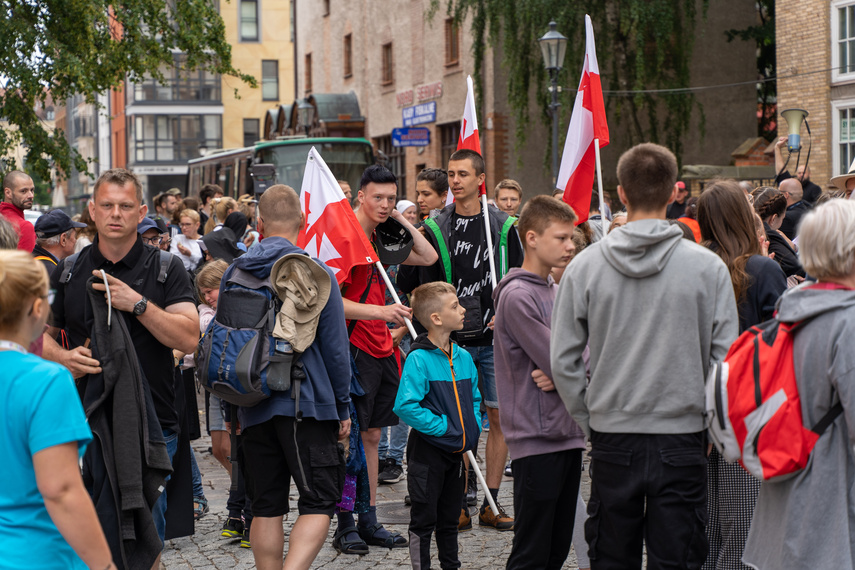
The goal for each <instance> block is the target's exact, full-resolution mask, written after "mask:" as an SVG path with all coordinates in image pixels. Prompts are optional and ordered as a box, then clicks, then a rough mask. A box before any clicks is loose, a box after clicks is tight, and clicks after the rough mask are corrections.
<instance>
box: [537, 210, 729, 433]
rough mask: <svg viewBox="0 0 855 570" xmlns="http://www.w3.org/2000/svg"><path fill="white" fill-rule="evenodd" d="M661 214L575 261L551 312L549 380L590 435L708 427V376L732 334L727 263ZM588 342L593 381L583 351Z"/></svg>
mask: <svg viewBox="0 0 855 570" xmlns="http://www.w3.org/2000/svg"><path fill="white" fill-rule="evenodd" d="M682 237H683V233H682V232H681V231H680V229H679V228H678V227H676V226H672V225H670V224H669V223H668V222H666V221H665V220H639V221H635V222H630V223H628V224H627V225H626V226H624V227H622V228H619V229H617V230H615V231H613V232H612V233H610V234H609V235H608V236H607V237H606V238H604V239H603V240H601V241H599V242H597V243H595V244H593V245H591V246H589V247H587V248H586V249H585V250H584V251H583V252H582V253H580V254H579V255H578V256H577V257H576V258H575V259H574V260H573V261H572V262H571V263H570V266H569V268H568V269H567V272H566V273H565V274H564V278H563V279H562V280H561V285H560V286H559V288H558V296H557V298H556V301H555V308H554V310H553V313H552V341H551V347H550V357H551V360H552V379H553V382H554V383H555V387H556V388H557V390H558V393H559V394H560V395H561V398H562V399H563V400H564V404H565V406H567V410H568V411H569V412H570V415H571V416H573V419H574V420H576V422H577V423H578V424H579V426H581V427H582V429H584V430H585V432H586V434H588V435H589V436H590V433H591V430H592V429H593V430H596V431H599V432H603V433H647V434H681V433H695V432H699V431H702V430H703V429H704V416H703V412H704V379H705V378H706V373H707V370H708V368H709V364H710V361H711V360H712V359H717V360H720V359H723V358H724V356H725V355H726V354H727V350H728V348H729V347H730V344H731V343H732V342H733V341H734V340H735V339H736V336H737V331H738V318H737V313H736V301H735V300H734V296H733V286H732V285H731V281H730V274H729V273H728V270H727V267H726V266H725V264H724V262H722V260H721V259H720V258H719V257H718V256H717V255H716V254H714V253H712V252H711V251H709V250H707V249H706V248H704V247H701V246H700V245H697V244H695V243H692V242H690V241H688V240H685V239H682ZM586 344H587V345H589V347H590V351H591V360H590V368H591V380H590V385H589V384H588V382H587V380H586V375H585V363H584V361H583V358H582V353H583V352H584V350H585V345H586Z"/></svg>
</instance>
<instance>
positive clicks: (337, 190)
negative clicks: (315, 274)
mask: <svg viewBox="0 0 855 570" xmlns="http://www.w3.org/2000/svg"><path fill="white" fill-rule="evenodd" d="M300 209H301V210H302V211H303V215H304V216H305V217H306V225H305V227H304V228H303V229H301V230H300V234H299V235H298V236H297V247H301V248H303V249H304V250H306V253H308V254H309V255H311V256H312V257H317V258H318V259H320V260H321V261H323V262H324V263H326V264H327V265H328V266H329V268H330V269H332V271H333V273H335V276H336V279H337V280H338V284H339V285H341V284H342V282H343V281H344V280H345V279H346V278H347V276H348V275H349V274H350V270H351V269H353V267H355V266H357V265H368V264H370V263H376V262H377V260H378V257H377V254H376V253H375V252H374V248H373V247H372V246H371V242H369V241H368V238H367V237H366V235H365V232H364V231H362V226H361V225H359V221H358V220H357V219H356V214H354V213H353V209H351V207H350V204H348V203H347V198H345V197H344V192H342V191H341V186H339V185H338V181H337V180H336V178H335V176H333V173H332V172H330V169H329V167H328V166H327V164H326V163H325V162H324V159H323V158H321V155H320V154H319V153H318V151H317V150H315V147H312V149H311V150H310V151H309V158H308V160H307V161H306V171H305V172H304V173H303V187H302V189H301V191H300Z"/></svg>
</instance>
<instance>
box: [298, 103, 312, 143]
mask: <svg viewBox="0 0 855 570" xmlns="http://www.w3.org/2000/svg"><path fill="white" fill-rule="evenodd" d="M297 119H298V120H299V121H300V125H302V126H303V128H305V129H306V135H308V134H309V129H311V127H312V123H314V121H315V106H314V105H312V104H311V103H309V102H308V101H306V100H305V99H303V100H302V101H300V103H299V104H298V105H297Z"/></svg>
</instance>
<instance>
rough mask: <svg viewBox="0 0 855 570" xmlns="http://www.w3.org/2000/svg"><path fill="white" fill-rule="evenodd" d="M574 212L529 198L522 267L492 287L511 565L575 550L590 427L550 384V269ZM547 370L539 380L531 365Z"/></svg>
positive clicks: (557, 560)
mask: <svg viewBox="0 0 855 570" xmlns="http://www.w3.org/2000/svg"><path fill="white" fill-rule="evenodd" d="M575 221H576V215H575V214H574V213H573V210H571V209H570V207H569V206H568V205H567V204H564V203H563V202H559V201H558V200H555V199H554V198H551V197H548V196H536V197H535V198H532V199H531V200H530V201H529V202H528V204H526V206H525V208H523V212H522V215H521V216H520V219H519V224H518V231H519V235H520V238H521V239H522V242H523V247H524V248H525V259H524V261H523V264H522V267H521V268H517V269H511V270H510V271H509V272H508V274H507V275H506V276H505V277H504V278H503V279H502V281H501V282H500V283H499V286H498V287H497V288H496V290H495V292H494V293H493V300H494V302H495V304H496V322H495V329H494V343H495V359H496V364H495V366H496V385H497V390H498V395H499V417H500V419H501V422H502V428H503V431H504V433H505V441H506V442H507V444H508V450H509V451H510V455H511V459H513V464H512V470H513V474H514V516H515V518H516V524H515V526H514V543H513V549H512V550H511V555H510V557H509V558H508V563H507V567H508V568H509V569H510V568H514V569H518V568H547V569H550V568H556V569H558V568H561V567H562V566H563V565H564V561H565V559H566V558H567V554H568V553H569V552H570V542H571V538H572V536H573V521H574V518H575V514H576V498H577V494H578V492H579V479H580V477H581V468H582V450H583V449H584V447H585V435H584V432H583V431H582V429H581V428H580V427H579V426H578V425H576V422H574V421H573V419H572V418H571V417H570V414H569V413H567V410H566V409H565V407H564V403H563V402H562V401H561V398H560V397H559V396H558V393H557V392H556V391H555V387H554V386H553V385H552V382H551V380H549V379H550V378H551V377H552V369H551V366H550V361H549V339H550V325H551V322H552V305H553V304H554V302H555V293H556V290H557V288H558V287H557V285H556V284H555V281H554V280H553V279H552V277H551V276H550V275H549V273H550V271H551V270H552V269H553V268H555V267H558V268H562V267H565V266H566V265H567V264H568V263H569V262H570V259H571V258H572V256H573V251H574V249H575V248H574V246H573V230H574V222H575ZM535 370H542V371H543V373H544V374H545V375H546V378H543V376H542V375H538V377H539V378H541V380H539V381H538V382H535V380H534V379H533V377H532V372H534V371H535Z"/></svg>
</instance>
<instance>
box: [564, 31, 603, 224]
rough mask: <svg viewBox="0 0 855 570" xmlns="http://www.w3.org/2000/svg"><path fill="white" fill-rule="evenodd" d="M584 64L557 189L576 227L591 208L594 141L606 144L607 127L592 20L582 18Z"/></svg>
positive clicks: (594, 171)
mask: <svg viewBox="0 0 855 570" xmlns="http://www.w3.org/2000/svg"><path fill="white" fill-rule="evenodd" d="M585 35H586V45H585V63H584V65H583V66H582V79H581V80H580V81H579V91H577V93H576V102H575V104H574V105H573V114H572V115H571V116H570V127H569V128H568V129H567V140H566V141H565V142H564V154H563V155H562V156H561V167H560V168H559V170H558V180H557V181H556V187H557V188H560V189H563V190H564V196H563V199H564V201H565V202H567V203H568V204H569V205H570V207H571V208H573V211H574V212H576V215H577V216H578V217H579V221H578V222H577V224H581V223H582V222H584V221H586V220H587V219H588V210H589V209H590V207H591V189H592V188H593V185H594V174H595V173H596V158H595V153H594V139H599V141H600V148H603V147H604V146H606V145H607V144H609V126H608V124H606V107H605V104H604V103H603V86H602V84H601V83H600V67H599V64H598V63H597V51H596V48H595V47H594V27H593V25H591V17H590V16H588V15H585Z"/></svg>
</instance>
